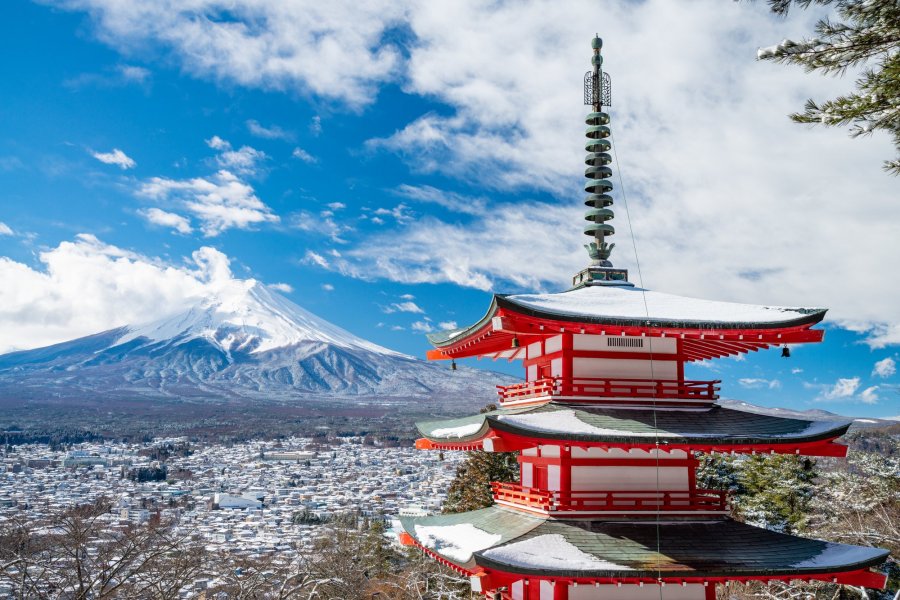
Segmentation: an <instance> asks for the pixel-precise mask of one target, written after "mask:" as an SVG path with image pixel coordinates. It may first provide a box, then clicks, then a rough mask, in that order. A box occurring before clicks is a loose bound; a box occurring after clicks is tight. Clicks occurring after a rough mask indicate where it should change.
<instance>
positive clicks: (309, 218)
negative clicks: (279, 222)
mask: <svg viewBox="0 0 900 600" xmlns="http://www.w3.org/2000/svg"><path fill="white" fill-rule="evenodd" d="M332 217H333V213H331V212H329V211H322V212H320V213H319V214H318V215H314V214H312V213H310V212H308V211H305V210H302V211H300V212H297V213H294V214H293V215H291V216H290V224H291V226H292V227H295V228H296V229H299V230H301V231H306V232H308V233H313V234H321V235H326V236H328V237H329V238H331V240H332V241H333V242H336V243H339V244H346V243H347V240H345V239H344V238H342V237H341V236H342V235H343V234H345V233H347V232H348V231H353V228H352V227H350V226H349V225H344V224H342V223H338V222H337V221H335V220H334V219H333V218H332Z"/></svg>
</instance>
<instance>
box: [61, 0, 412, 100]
mask: <svg viewBox="0 0 900 600" xmlns="http://www.w3.org/2000/svg"><path fill="white" fill-rule="evenodd" d="M55 4H56V5H57V6H59V7H61V8H66V9H80V10H86V11H88V12H89V13H90V15H91V16H92V18H93V19H94V22H95V23H96V26H97V28H98V34H99V36H100V38H101V39H102V40H103V41H105V42H107V43H108V44H110V45H112V46H114V47H116V48H119V49H121V50H123V51H124V52H130V51H131V50H132V49H134V48H137V47H141V48H143V49H145V50H147V49H148V48H150V47H152V46H151V44H148V42H153V43H154V44H156V45H158V46H161V47H162V48H163V49H164V50H165V51H167V52H168V53H170V54H171V55H172V56H173V57H174V58H175V60H176V61H178V62H180V64H181V66H182V68H183V69H184V70H185V71H187V72H189V73H192V74H194V75H196V76H198V77H201V78H204V79H213V80H223V81H226V82H229V83H237V84H239V85H243V86H249V87H261V88H264V89H273V90H296V91H300V92H303V93H312V94H316V95H318V96H322V97H324V98H331V99H336V100H340V101H343V102H345V103H347V104H349V105H351V106H362V105H365V104H368V103H369V102H371V101H372V99H373V98H374V97H375V95H376V94H375V91H376V87H375V86H376V84H378V83H380V82H383V81H390V80H393V79H394V78H396V76H397V73H398V70H399V68H400V52H399V51H398V50H397V49H396V48H395V47H394V46H393V45H391V44H384V43H382V38H383V36H384V35H385V32H386V30H387V29H388V28H391V27H393V26H395V25H399V24H400V22H401V19H402V17H403V16H404V13H405V11H406V10H407V8H406V7H405V6H404V5H403V4H402V3H398V2H393V1H388V0H380V1H374V2H364V3H359V2H350V1H348V0H344V1H337V2H327V3H323V2H282V1H280V0H269V1H260V0H253V1H248V0H238V1H229V2H223V1H222V0H197V1H194V2H191V3H190V4H189V5H185V4H183V3H179V2H174V1H173V0H162V1H159V2H119V1H118V0H58V1H57V2H55ZM223 15H224V16H225V18H223Z"/></svg>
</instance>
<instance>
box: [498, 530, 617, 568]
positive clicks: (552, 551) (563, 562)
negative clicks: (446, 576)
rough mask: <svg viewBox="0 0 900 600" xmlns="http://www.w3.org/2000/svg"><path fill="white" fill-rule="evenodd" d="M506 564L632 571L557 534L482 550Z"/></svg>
mask: <svg viewBox="0 0 900 600" xmlns="http://www.w3.org/2000/svg"><path fill="white" fill-rule="evenodd" d="M482 554H483V556H484V557H485V558H490V559H492V560H496V561H499V562H502V563H504V564H507V565H511V566H516V567H523V568H530V569H566V570H570V571H574V570H581V569H583V570H590V571H600V570H607V571H633V570H634V569H632V568H631V567H626V566H624V565H617V564H616V563H611V562H609V561H606V560H601V559H599V558H597V557H596V556H594V555H592V554H588V553H587V552H583V551H582V550H581V549H579V548H578V547H577V546H575V545H573V544H571V543H569V542H568V541H566V538H564V537H563V536H562V535H560V534H558V533H553V534H546V535H538V536H535V537H533V538H529V539H527V540H523V541H521V542H513V543H512V544H506V545H504V546H500V547H499V548H491V549H490V550H487V551H485V552H483V553H482Z"/></svg>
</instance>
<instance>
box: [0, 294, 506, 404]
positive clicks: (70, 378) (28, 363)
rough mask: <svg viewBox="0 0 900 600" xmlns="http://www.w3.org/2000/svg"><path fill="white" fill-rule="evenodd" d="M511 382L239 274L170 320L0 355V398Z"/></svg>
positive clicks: (462, 400)
mask: <svg viewBox="0 0 900 600" xmlns="http://www.w3.org/2000/svg"><path fill="white" fill-rule="evenodd" d="M510 382H512V378H511V377H509V376H507V375H502V374H499V373H491V372H487V371H483V370H479V369H470V368H465V367H460V368H459V370H457V371H451V370H450V369H448V368H447V365H438V364H432V363H427V362H424V361H421V360H417V359H415V358H413V357H410V356H407V355H404V354H401V353H399V352H395V351H393V350H389V349H387V348H383V347H381V346H378V345H377V344H374V343H372V342H369V341H366V340H364V339H362V338H359V337H357V336H355V335H353V334H351V333H350V332H348V331H345V330H344V329H341V328H340V327H337V326H336V325H333V324H332V323H329V322H327V321H325V320H323V319H321V318H319V317H317V316H316V315H314V314H312V313H310V312H308V311H307V310H305V309H303V308H301V307H300V306H298V305H296V304H294V303H293V302H291V301H290V300H288V299H287V298H285V297H283V296H281V295H279V294H277V293H274V292H272V291H271V290H270V289H269V288H267V287H266V286H265V285H263V284H261V283H259V282H258V281H255V280H252V279H251V280H238V279H232V280H230V281H228V282H227V283H226V284H223V285H222V286H220V287H219V288H218V289H216V290H215V291H214V292H210V294H209V295H207V296H206V297H203V298H201V299H200V300H198V301H197V302H196V303H195V304H193V305H192V306H190V307H188V308H187V309H186V310H183V311H181V312H178V313H176V314H173V315H171V316H169V317H167V318H164V319H162V320H158V321H154V322H150V323H145V324H140V325H135V326H124V327H119V328H117V329H112V330H109V331H104V332H101V333H97V334H94V335H90V336H87V337H82V338H78V339H75V340H71V341H68V342H63V343H60V344H55V345H53V346H48V347H45V348H37V349H33V350H24V351H19V352H12V353H9V354H4V355H0V395H2V396H5V397H7V398H12V397H15V398H21V399H23V400H24V399H35V398H45V397H50V396H52V397H57V398H66V397H82V398H83V397H86V396H90V397H116V398H148V397H156V398H162V399H164V398H171V399H193V400H241V399H249V400H253V399H260V400H263V399H264V400H276V401H291V400H303V399H311V398H316V399H321V398H323V397H329V398H335V399H347V400H350V399H356V400H358V401H360V402H365V401H369V400H373V399H408V400H417V399H418V400H421V399H425V398H433V399H435V400H439V401H440V403H441V404H444V403H445V402H448V401H449V402H453V403H459V404H464V405H469V406H472V405H479V406H480V405H483V404H485V403H487V402H491V401H493V400H494V399H495V398H496V390H495V388H494V386H495V385H497V384H503V383H510Z"/></svg>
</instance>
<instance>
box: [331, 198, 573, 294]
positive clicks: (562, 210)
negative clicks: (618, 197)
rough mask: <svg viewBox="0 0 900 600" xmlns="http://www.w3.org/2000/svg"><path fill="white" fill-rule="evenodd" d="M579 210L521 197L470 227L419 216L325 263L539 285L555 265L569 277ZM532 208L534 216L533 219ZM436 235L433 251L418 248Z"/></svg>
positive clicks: (424, 279) (417, 278)
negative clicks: (437, 246) (567, 270)
mask: <svg viewBox="0 0 900 600" xmlns="http://www.w3.org/2000/svg"><path fill="white" fill-rule="evenodd" d="M580 212H581V210H580V207H577V206H565V207H560V206H555V205H552V204H544V203H540V202H528V203H526V202H523V203H521V204H519V205H516V206H513V205H509V206H506V205H504V206H500V207H498V209H497V210H495V211H492V212H491V213H490V214H488V215H486V216H485V217H484V218H483V219H481V220H478V221H476V222H474V223H472V224H469V225H458V224H455V223H445V222H443V221H441V220H439V219H436V218H434V217H423V218H421V219H418V220H416V221H414V222H412V223H409V224H408V225H407V226H406V227H405V228H404V229H402V230H400V232H397V231H386V232H384V233H379V234H374V235H372V236H371V237H370V238H369V239H368V242H367V244H366V246H365V247H364V248H363V247H360V248H351V249H350V250H347V251H346V252H345V254H344V257H343V258H342V259H341V260H337V261H334V264H333V265H332V268H333V269H334V270H337V271H339V272H341V273H343V274H345V275H350V276H354V277H360V278H370V277H374V276H380V277H384V278H387V279H391V280H393V281H399V282H403V283H437V282H450V283H456V284H458V285H462V286H466V287H474V288H478V289H483V290H488V289H491V288H492V287H493V285H494V282H495V280H496V279H502V280H506V281H508V282H511V283H513V284H514V285H516V286H519V287H521V288H523V289H534V288H539V289H542V288H543V287H544V285H545V282H547V281H554V280H558V279H560V275H561V274H563V275H565V274H567V273H565V271H562V272H561V269H564V268H565V266H563V267H561V266H560V265H572V267H571V272H570V273H568V275H569V276H571V275H572V274H574V272H575V270H576V269H577V266H583V264H584V263H586V255H585V254H584V251H583V250H582V248H581V246H580V244H581V243H582V240H581V239H580V238H581V237H583V236H581V233H580V220H581V215H580ZM537 214H539V215H541V219H540V220H539V221H533V220H532V219H533V215H537ZM373 220H374V219H373ZM567 234H568V235H567ZM436 239H438V240H441V251H440V252H422V248H430V247H432V246H433V244H434V240H436ZM548 257H554V260H548ZM526 267H527V268H526Z"/></svg>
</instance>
